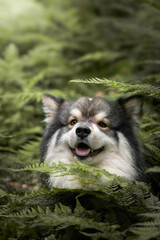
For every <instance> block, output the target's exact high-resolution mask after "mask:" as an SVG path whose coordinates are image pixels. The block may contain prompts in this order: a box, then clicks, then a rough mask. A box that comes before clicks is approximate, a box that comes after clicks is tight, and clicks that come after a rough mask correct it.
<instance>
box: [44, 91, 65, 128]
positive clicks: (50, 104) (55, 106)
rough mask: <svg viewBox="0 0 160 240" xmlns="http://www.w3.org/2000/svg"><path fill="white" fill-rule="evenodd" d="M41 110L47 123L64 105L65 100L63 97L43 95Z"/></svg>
mask: <svg viewBox="0 0 160 240" xmlns="http://www.w3.org/2000/svg"><path fill="white" fill-rule="evenodd" d="M42 102H43V111H44V113H45V120H44V122H46V123H47V124H49V123H50V122H52V120H53V119H54V117H55V115H56V114H57V112H58V110H59V109H60V108H61V107H62V106H64V105H65V103H66V101H65V99H64V98H57V97H54V96H52V95H50V94H44V95H43V99H42Z"/></svg>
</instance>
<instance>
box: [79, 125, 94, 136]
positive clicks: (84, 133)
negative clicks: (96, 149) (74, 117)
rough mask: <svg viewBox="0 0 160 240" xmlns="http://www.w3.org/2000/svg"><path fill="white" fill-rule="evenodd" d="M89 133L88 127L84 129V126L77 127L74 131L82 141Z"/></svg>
mask: <svg viewBox="0 0 160 240" xmlns="http://www.w3.org/2000/svg"><path fill="white" fill-rule="evenodd" d="M90 133H91V129H90V128H89V127H86V126H79V127H77V129H76V134H77V136H78V137H80V138H82V139H83V138H85V137H87V136H88V135H89V134H90Z"/></svg>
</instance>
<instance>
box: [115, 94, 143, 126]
mask: <svg viewBox="0 0 160 240" xmlns="http://www.w3.org/2000/svg"><path fill="white" fill-rule="evenodd" d="M118 103H119V104H120V105H121V107H122V108H123V110H124V112H125V113H126V115H127V117H129V118H130V119H131V120H132V121H133V123H135V125H136V126H139V123H140V118H141V116H142V105H143V99H142V96H141V95H132V96H130V97H127V98H120V99H118Z"/></svg>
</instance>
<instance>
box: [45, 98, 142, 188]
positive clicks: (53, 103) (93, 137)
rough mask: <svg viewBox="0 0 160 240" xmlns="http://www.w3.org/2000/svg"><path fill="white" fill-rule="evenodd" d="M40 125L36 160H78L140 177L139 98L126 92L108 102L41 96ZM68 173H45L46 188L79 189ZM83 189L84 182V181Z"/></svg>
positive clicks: (78, 183)
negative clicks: (42, 115)
mask: <svg viewBox="0 0 160 240" xmlns="http://www.w3.org/2000/svg"><path fill="white" fill-rule="evenodd" d="M43 109H44V113H45V120H44V121H45V122H46V129H45V133H44V137H43V142H42V159H41V162H46V163H48V164H49V165H52V163H58V161H61V162H64V163H67V164H69V163H71V162H76V161H81V162H83V163H85V164H88V165H90V166H94V167H96V168H101V169H105V170H106V171H108V172H109V173H111V174H116V175H118V176H123V177H125V178H127V179H129V180H131V181H133V182H134V181H135V180H140V181H143V179H144V178H145V174H144V168H145V164H144V160H143V153H142V146H141V143H140V141H139V138H138V128H139V123H140V118H141V114H142V97H141V96H140V95H132V96H130V97H127V98H119V99H118V100H116V101H108V100H106V99H104V98H100V97H95V98H89V97H81V98H79V99H77V100H75V101H66V100H65V99H63V98H57V97H54V96H51V95H49V94H45V95H44V96H43ZM71 178H73V176H61V177H54V176H52V175H51V176H50V177H49V185H50V187H58V188H84V186H82V184H80V182H78V181H70V179H71ZM85 188H86V186H85Z"/></svg>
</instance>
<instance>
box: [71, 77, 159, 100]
mask: <svg viewBox="0 0 160 240" xmlns="http://www.w3.org/2000/svg"><path fill="white" fill-rule="evenodd" d="M70 83H90V84H102V85H104V86H106V87H112V88H115V89H116V90H117V91H119V92H130V91H132V93H136V94H144V95H147V96H152V97H155V98H157V99H160V88H159V87H155V86H152V85H149V84H129V83H124V82H118V81H113V80H108V79H106V78H103V79H100V78H91V79H87V80H81V79H77V80H71V81H70Z"/></svg>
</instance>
